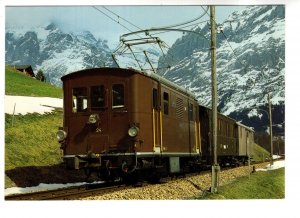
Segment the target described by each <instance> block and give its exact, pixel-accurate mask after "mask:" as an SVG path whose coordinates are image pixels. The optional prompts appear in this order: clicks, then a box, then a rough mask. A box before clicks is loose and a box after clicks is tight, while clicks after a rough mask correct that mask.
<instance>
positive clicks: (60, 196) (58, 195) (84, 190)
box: [5, 182, 125, 200]
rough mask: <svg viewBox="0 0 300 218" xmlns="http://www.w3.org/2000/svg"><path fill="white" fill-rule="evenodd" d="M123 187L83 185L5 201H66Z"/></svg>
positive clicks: (109, 184) (118, 185)
mask: <svg viewBox="0 0 300 218" xmlns="http://www.w3.org/2000/svg"><path fill="white" fill-rule="evenodd" d="M123 186H125V185H124V184H123V183H121V182H116V183H108V184H107V183H101V184H90V185H81V186H73V187H68V188H60V189H55V190H46V191H40V192H30V193H23V194H12V195H8V196H5V200H66V199H71V198H72V199H74V197H76V196H77V197H78V196H82V195H84V196H86V195H88V196H89V195H92V194H95V193H98V192H101V191H109V190H110V191H112V190H113V189H117V188H121V187H123Z"/></svg>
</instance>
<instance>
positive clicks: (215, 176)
mask: <svg viewBox="0 0 300 218" xmlns="http://www.w3.org/2000/svg"><path fill="white" fill-rule="evenodd" d="M210 26H211V92H212V93H211V94H212V145H213V164H212V181H211V192H212V193H215V192H217V186H218V183H219V182H218V178H219V175H218V172H219V166H218V156H217V130H218V129H217V116H218V114H217V105H218V90H217V73H216V69H217V67H216V56H217V52H216V49H217V48H216V26H215V6H210Z"/></svg>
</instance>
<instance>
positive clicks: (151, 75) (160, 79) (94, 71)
mask: <svg viewBox="0 0 300 218" xmlns="http://www.w3.org/2000/svg"><path fill="white" fill-rule="evenodd" d="M99 70H100V71H105V70H109V71H111V72H117V71H119V72H120V71H124V72H127V73H132V74H135V73H136V74H141V75H144V76H147V77H149V78H152V79H154V80H156V81H158V82H161V83H162V84H164V85H167V86H169V87H171V88H173V89H175V90H177V91H180V92H183V93H184V94H186V95H188V96H190V97H192V98H194V99H196V96H195V95H194V94H193V93H192V92H191V91H189V90H187V89H184V88H182V87H180V86H178V85H177V84H175V83H173V82H171V81H169V80H167V79H166V78H163V77H162V76H160V75H158V74H156V73H153V72H144V71H138V70H135V69H126V68H112V67H104V68H92V69H85V70H80V71H76V72H73V73H70V74H67V75H65V76H63V77H61V80H62V81H65V80H66V79H70V78H72V77H73V76H76V75H81V74H85V73H87V72H89V73H92V74H97V73H99Z"/></svg>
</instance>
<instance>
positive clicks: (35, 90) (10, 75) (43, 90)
mask: <svg viewBox="0 0 300 218" xmlns="http://www.w3.org/2000/svg"><path fill="white" fill-rule="evenodd" d="M5 95H20V96H35V97H37V96H39V97H53V98H62V95H63V93H62V89H61V88H59V87H56V86H53V85H51V84H48V83H44V82H41V81H39V80H36V79H34V78H32V77H29V76H26V75H24V74H23V73H21V72H20V71H18V70H15V69H14V68H12V67H10V66H5Z"/></svg>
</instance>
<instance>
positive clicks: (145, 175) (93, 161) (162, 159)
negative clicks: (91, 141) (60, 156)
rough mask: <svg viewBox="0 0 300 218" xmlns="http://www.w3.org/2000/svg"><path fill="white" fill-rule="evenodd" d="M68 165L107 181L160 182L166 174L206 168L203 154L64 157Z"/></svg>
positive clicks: (173, 174)
mask: <svg viewBox="0 0 300 218" xmlns="http://www.w3.org/2000/svg"><path fill="white" fill-rule="evenodd" d="M64 160H65V163H66V165H67V167H68V168H72V169H83V170H84V172H85V174H86V176H87V179H88V178H89V177H90V176H91V174H92V173H96V174H97V176H98V177H99V178H101V179H102V180H105V181H115V180H117V179H123V180H125V181H127V182H130V183H134V182H137V181H138V180H148V181H150V182H157V181H159V179H160V178H161V177H164V176H176V175H180V174H184V173H189V172H196V171H198V172H199V171H201V170H203V169H205V166H207V164H203V160H201V158H200V156H199V155H198V156H194V157H191V156H187V157H178V156H161V155H156V156H149V155H145V156H143V155H141V154H139V155H137V154H133V155H129V154H128V155H120V154H111V155H102V156H96V155H95V154H88V155H81V156H80V155H77V156H73V157H65V158H64Z"/></svg>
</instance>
